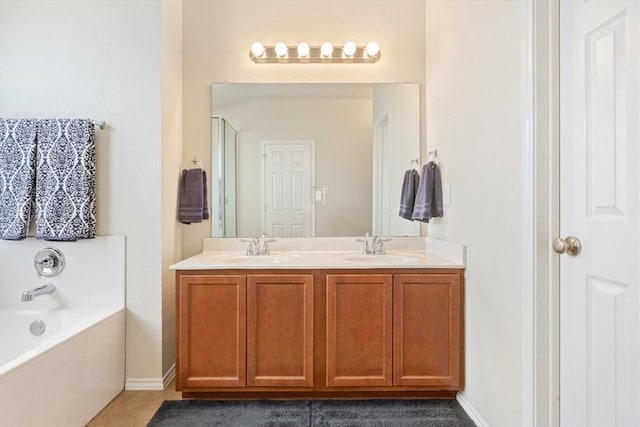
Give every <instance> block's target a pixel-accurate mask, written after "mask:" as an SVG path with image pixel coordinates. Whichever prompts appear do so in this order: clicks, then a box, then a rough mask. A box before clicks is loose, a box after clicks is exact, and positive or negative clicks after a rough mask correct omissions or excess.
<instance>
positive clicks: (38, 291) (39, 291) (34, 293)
mask: <svg viewBox="0 0 640 427" xmlns="http://www.w3.org/2000/svg"><path fill="white" fill-rule="evenodd" d="M55 290H56V287H55V286H54V285H53V284H52V283H47V284H46V285H42V286H38V287H35V288H33V289H29V290H28V291H24V292H23V293H22V301H33V299H34V298H35V297H38V296H40V295H44V294H50V293H53V291H55Z"/></svg>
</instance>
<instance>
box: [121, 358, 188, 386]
mask: <svg viewBox="0 0 640 427" xmlns="http://www.w3.org/2000/svg"><path fill="white" fill-rule="evenodd" d="M175 376H176V365H175V363H174V364H173V365H171V367H170V368H169V370H168V371H167V372H166V373H165V374H164V375H163V377H162V378H127V379H126V381H125V382H124V389H125V390H164V389H166V388H167V386H168V385H169V384H170V383H171V381H173V379H174V378H175Z"/></svg>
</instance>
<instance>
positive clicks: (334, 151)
mask: <svg viewBox="0 0 640 427" xmlns="http://www.w3.org/2000/svg"><path fill="white" fill-rule="evenodd" d="M211 99H212V115H211V117H212V118H211V129H212V156H213V157H212V171H211V175H212V177H211V179H212V185H211V187H212V188H211V210H212V214H211V218H212V235H213V236H214V237H255V236H261V235H268V236H274V237H339V236H361V235H364V234H365V233H367V232H369V233H372V234H374V235H381V236H417V235H420V226H419V224H418V223H416V222H412V221H407V220H405V219H403V218H401V217H400V216H399V215H398V210H399V207H400V193H401V187H402V179H403V176H404V173H405V171H406V170H407V169H408V168H410V167H416V168H417V167H418V166H419V162H420V145H421V144H420V95H419V85H418V84H414V83H401V84H396V83H376V84H366V83H356V84H346V83H345V84H342V83H340V84H330V83H318V84H297V83H264V84H263V83H224V84H213V85H212V88H211Z"/></svg>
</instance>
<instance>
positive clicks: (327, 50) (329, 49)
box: [320, 42, 333, 58]
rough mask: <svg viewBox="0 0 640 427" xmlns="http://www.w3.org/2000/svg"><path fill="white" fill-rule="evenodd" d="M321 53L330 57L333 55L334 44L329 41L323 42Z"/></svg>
mask: <svg viewBox="0 0 640 427" xmlns="http://www.w3.org/2000/svg"><path fill="white" fill-rule="evenodd" d="M320 53H321V54H322V56H323V57H325V58H330V57H331V55H333V45H332V44H331V43H329V42H324V43H322V46H320Z"/></svg>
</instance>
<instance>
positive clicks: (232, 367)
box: [177, 275, 247, 389]
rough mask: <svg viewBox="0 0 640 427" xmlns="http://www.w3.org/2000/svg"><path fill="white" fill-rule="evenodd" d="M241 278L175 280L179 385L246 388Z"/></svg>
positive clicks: (244, 323)
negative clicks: (176, 288)
mask: <svg viewBox="0 0 640 427" xmlns="http://www.w3.org/2000/svg"><path fill="white" fill-rule="evenodd" d="M246 291H247V289H246V278H245V276H210V275H202V276H200V275H184V276H180V283H179V294H178V298H179V300H178V301H179V302H178V313H177V318H178V357H177V359H178V360H177V366H178V381H177V382H178V386H179V388H180V389H182V388H208V387H243V386H245V385H246V332H247V330H246V308H247V306H246Z"/></svg>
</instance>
